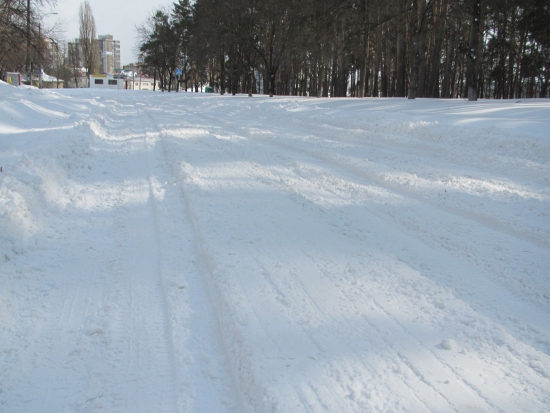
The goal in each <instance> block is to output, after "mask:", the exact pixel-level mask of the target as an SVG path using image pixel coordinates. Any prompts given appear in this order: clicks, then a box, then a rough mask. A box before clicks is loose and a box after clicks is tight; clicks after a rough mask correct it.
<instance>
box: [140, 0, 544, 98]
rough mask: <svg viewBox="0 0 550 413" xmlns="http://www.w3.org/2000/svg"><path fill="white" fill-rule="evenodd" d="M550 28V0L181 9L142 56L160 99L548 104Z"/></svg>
mask: <svg viewBox="0 0 550 413" xmlns="http://www.w3.org/2000/svg"><path fill="white" fill-rule="evenodd" d="M549 22H550V0H506V1H503V0H277V1H272V0H196V1H195V2H194V3H192V4H191V3H190V1H189V0H179V1H178V2H177V3H175V4H174V5H173V7H172V9H170V10H167V9H159V10H157V11H155V12H154V13H153V14H152V15H151V16H150V17H149V18H148V19H147V21H146V22H145V23H144V24H142V25H141V26H139V27H138V33H139V35H140V38H139V47H138V48H139V51H140V53H142V55H143V56H144V67H145V69H146V70H148V71H149V72H151V73H152V75H154V76H155V77H156V78H158V79H160V84H161V88H162V89H163V90H172V89H174V88H175V87H177V86H178V85H179V84H182V85H185V88H186V89H187V87H188V86H189V87H194V89H195V90H198V88H199V87H201V86H202V85H205V84H207V85H210V86H211V87H213V88H215V89H217V90H219V92H220V93H222V94H223V93H233V94H235V93H249V94H251V93H258V92H261V93H266V94H270V95H274V94H278V95H296V96H333V97H336V96H356V97H364V96H383V97H394V96H395V97H405V96H408V97H409V98H415V97H436V98H437V97H440V98H459V97H468V98H469V99H471V100H475V99H477V98H478V97H482V98H497V99H508V98H519V97H548V96H549V82H550V24H549ZM176 68H182V69H183V75H182V76H181V77H178V78H176V76H175V71H176Z"/></svg>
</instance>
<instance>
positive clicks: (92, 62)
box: [78, 0, 99, 74]
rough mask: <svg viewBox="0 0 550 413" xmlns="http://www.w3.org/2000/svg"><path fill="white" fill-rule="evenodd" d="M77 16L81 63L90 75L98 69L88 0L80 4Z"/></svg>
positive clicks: (94, 33)
mask: <svg viewBox="0 0 550 413" xmlns="http://www.w3.org/2000/svg"><path fill="white" fill-rule="evenodd" d="M78 16H79V20H80V43H81V45H82V54H83V63H84V67H85V68H86V71H87V72H88V74H92V73H94V72H96V71H97V69H98V67H99V50H98V45H97V40H96V37H97V36H96V27H95V19H94V15H93V14H92V7H91V6H90V3H89V2H88V0H85V1H84V3H82V4H80V9H79V12H78Z"/></svg>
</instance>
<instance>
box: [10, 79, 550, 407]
mask: <svg viewBox="0 0 550 413" xmlns="http://www.w3.org/2000/svg"><path fill="white" fill-rule="evenodd" d="M0 166H1V167H2V172H0V287H1V288H0V411H1V412H52V413H54V412H95V413H97V412H143V413H145V412H181V413H183V412H185V413H202V412H204V413H206V412H219V413H225V412H228V413H241V412H242V413H248V412H249V413H252V412H257V413H268V412H269V413H272V412H280V413H289V412H296V413H302V412H339V413H348V412H349V413H351V412H411V413H412V412H414V413H420V412H465V413H466V412H467V413H470V412H527V411H529V412H541V413H542V412H548V406H550V101H549V100H523V101H483V100H482V101H479V102H465V101H458V100H455V101H451V100H423V99H418V100H415V101H407V100H405V99H364V100H358V99H309V98H272V99H269V98H265V97H253V98H248V97H245V96H236V97H232V96H224V97H220V96H215V95H210V94H186V93H178V94H175V93H147V92H139V91H136V92H133V91H110V90H107V91H97V90H63V91H40V90H37V89H34V88H28V87H27V88H14V87H11V86H9V85H7V84H5V83H0Z"/></svg>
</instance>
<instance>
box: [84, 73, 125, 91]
mask: <svg viewBox="0 0 550 413" xmlns="http://www.w3.org/2000/svg"><path fill="white" fill-rule="evenodd" d="M90 88H92V89H93V88H96V89H97V88H100V89H125V88H126V83H125V79H124V78H121V76H117V75H90Z"/></svg>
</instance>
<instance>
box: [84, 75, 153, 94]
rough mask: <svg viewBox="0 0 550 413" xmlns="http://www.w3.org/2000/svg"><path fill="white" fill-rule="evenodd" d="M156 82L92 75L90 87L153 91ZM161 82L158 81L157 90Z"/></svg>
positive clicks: (147, 79)
mask: <svg viewBox="0 0 550 413" xmlns="http://www.w3.org/2000/svg"><path fill="white" fill-rule="evenodd" d="M154 83H155V80H154V79H150V78H146V77H134V76H131V77H130V76H126V75H103V74H101V75H90V87H91V88H101V89H118V90H121V89H129V90H153V86H154ZM158 86H159V81H157V89H158Z"/></svg>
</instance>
